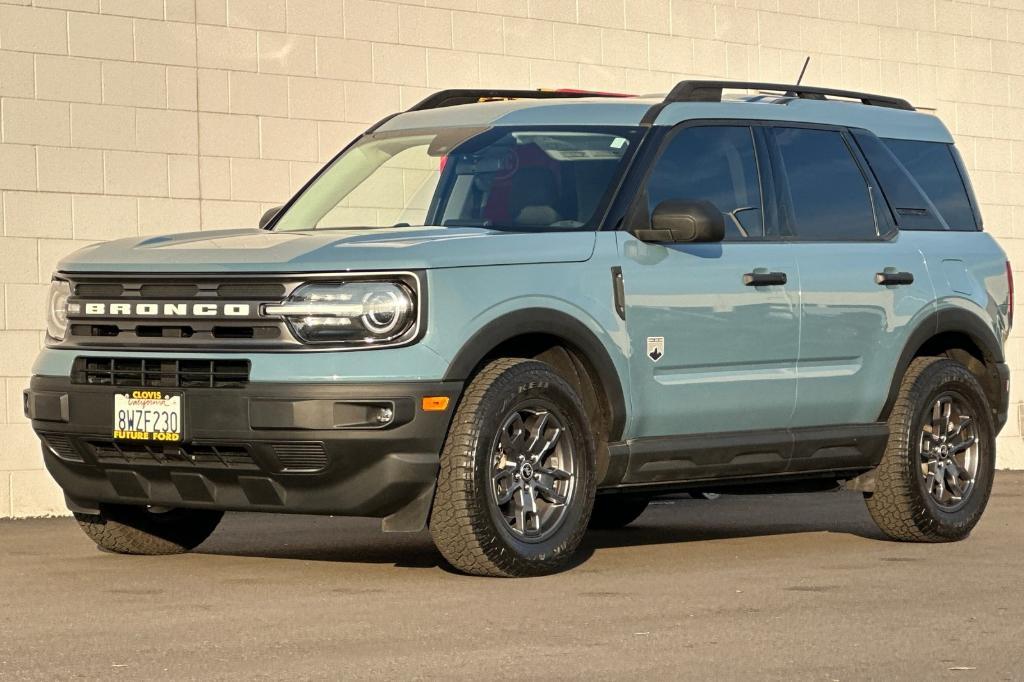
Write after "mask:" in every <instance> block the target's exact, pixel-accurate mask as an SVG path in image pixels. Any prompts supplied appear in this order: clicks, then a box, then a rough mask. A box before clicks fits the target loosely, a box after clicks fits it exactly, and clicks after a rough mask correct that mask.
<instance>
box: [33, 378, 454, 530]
mask: <svg viewBox="0 0 1024 682" xmlns="http://www.w3.org/2000/svg"><path fill="white" fill-rule="evenodd" d="M127 388H129V387H112V386H91V385H80V384H72V383H71V381H70V380H69V379H67V378H63V377H43V376H36V377H33V379H32V381H31V384H30V388H29V389H28V390H27V391H26V392H25V412H26V416H28V417H29V418H30V419H31V420H32V426H33V428H34V429H35V431H36V433H37V434H38V435H39V437H40V438H41V439H42V441H43V459H44V461H45V463H46V467H47V469H48V470H49V471H50V473H51V475H52V476H53V477H54V479H55V480H56V481H57V483H58V484H59V485H60V486H61V488H63V490H64V492H65V495H66V497H67V499H68V505H69V507H71V508H72V509H74V510H76V511H94V510H95V509H96V508H98V505H99V504H101V503H118V504H136V505H154V506H161V507H193V508H206V509H222V510H235V511H262V512H291V513H303V514H337V515H345V516H371V517H384V519H385V520H384V528H385V530H418V529H420V528H422V527H423V524H424V522H425V521H426V517H427V514H428V513H429V509H430V501H431V499H432V496H433V489H434V484H435V481H436V478H437V469H438V457H439V453H440V450H441V447H442V445H443V443H444V438H445V436H446V434H447V432H448V424H449V422H450V420H451V413H452V412H453V411H454V408H455V404H456V401H457V400H458V397H459V394H460V393H461V390H462V384H461V382H435V383H421V382H416V383H413V382H395V383H375V384H286V383H250V384H248V385H246V386H244V387H240V388H184V389H169V390H174V391H179V392H180V393H181V394H182V395H183V415H182V416H183V422H184V440H183V442H182V443H181V444H174V445H164V444H157V443H135V442H129V443H120V442H116V441H114V440H113V439H112V438H111V432H112V426H113V405H114V394H115V393H116V392H124V391H125V390H126V389H127ZM426 396H445V397H448V398H449V399H450V400H449V406H448V409H446V410H444V411H440V412H427V411H423V410H422V409H421V402H422V398H423V397H426ZM381 409H390V410H391V413H392V415H393V418H392V421H391V422H390V423H388V424H386V425H383V426H382V425H379V424H378V423H377V416H379V414H380V410H381Z"/></svg>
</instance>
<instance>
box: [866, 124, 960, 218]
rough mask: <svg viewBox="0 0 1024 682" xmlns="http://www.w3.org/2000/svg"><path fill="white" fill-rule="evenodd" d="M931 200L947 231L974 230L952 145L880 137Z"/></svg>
mask: <svg viewBox="0 0 1024 682" xmlns="http://www.w3.org/2000/svg"><path fill="white" fill-rule="evenodd" d="M884 142H885V144H886V145H887V146H888V147H889V149H891V150H892V153H893V154H895V155H896V158H897V159H899V160H900V163H902V164H903V167H904V168H906V169H907V171H909V172H910V175H911V176H913V178H914V179H915V180H917V183H918V184H919V185H920V186H921V187H922V189H924V192H925V194H927V195H928V198H929V199H931V200H932V203H933V204H935V207H936V208H937V209H938V210H939V213H941V214H942V217H943V218H944V219H945V220H946V224H948V225H949V229H951V230H961V231H971V230H976V229H978V223H977V221H976V220H975V219H974V210H973V209H972V208H971V202H970V199H968V195H967V188H966V187H965V185H964V180H963V178H962V177H961V175H960V170H959V168H958V167H957V162H956V159H955V157H954V156H953V153H954V151H953V148H952V145H948V144H943V143H941V142H916V141H912V140H884Z"/></svg>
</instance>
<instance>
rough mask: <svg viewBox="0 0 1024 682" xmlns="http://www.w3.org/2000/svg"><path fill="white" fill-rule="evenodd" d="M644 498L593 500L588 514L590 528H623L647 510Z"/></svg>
mask: <svg viewBox="0 0 1024 682" xmlns="http://www.w3.org/2000/svg"><path fill="white" fill-rule="evenodd" d="M648 502H649V500H648V499H647V498H646V497H629V496H624V495H602V496H601V497H598V498H597V499H596V500H594V511H593V512H591V514H590V527H591V528H603V529H611V528H624V527H626V526H628V525H629V524H631V523H633V522H634V521H636V520H637V519H638V518H640V515H641V514H643V513H644V510H646V509H647V503H648Z"/></svg>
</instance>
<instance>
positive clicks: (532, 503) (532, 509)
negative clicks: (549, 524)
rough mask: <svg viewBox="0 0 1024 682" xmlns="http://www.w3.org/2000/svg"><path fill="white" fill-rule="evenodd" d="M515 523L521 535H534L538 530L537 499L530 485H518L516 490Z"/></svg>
mask: <svg viewBox="0 0 1024 682" xmlns="http://www.w3.org/2000/svg"><path fill="white" fill-rule="evenodd" d="M515 497H516V504H515V508H516V525H517V526H518V527H519V529H520V531H521V532H522V533H523V535H536V534H537V533H538V532H539V531H540V524H539V523H538V521H539V519H538V518H537V500H536V499H534V497H533V489H532V488H531V487H530V486H525V485H520V486H519V489H518V490H517V491H516V495H515Z"/></svg>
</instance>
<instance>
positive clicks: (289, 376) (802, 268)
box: [25, 81, 1013, 576]
mask: <svg viewBox="0 0 1024 682" xmlns="http://www.w3.org/2000/svg"><path fill="white" fill-rule="evenodd" d="M727 89H728V90H742V91H746V92H747V93H749V92H751V91H758V92H759V93H760V94H756V95H750V94H742V93H739V94H732V95H728V94H726V95H724V96H723V91H724V90H727ZM771 92H774V93H776V94H768V93H771ZM261 222H262V225H261V229H242V230H226V231H217V232H193V233H188V234H180V235H175V236H158V237H145V238H132V239H125V240H120V241H115V242H111V243H107V244H99V245H94V246H90V247H87V248H85V249H83V250H81V251H79V252H77V253H75V254H74V255H72V256H69V257H68V258H66V259H65V260H63V261H62V262H61V263H60V265H59V270H58V272H57V273H56V274H55V275H54V279H53V284H52V290H51V293H50V297H49V318H48V341H47V344H46V348H45V349H44V350H43V351H42V353H41V354H40V356H39V359H38V361H37V362H36V364H35V367H34V370H33V373H34V376H33V378H32V381H31V388H30V389H29V390H28V391H26V393H25V409H26V413H27V415H28V416H29V417H30V418H31V420H32V425H33V427H34V429H35V431H36V432H37V433H38V435H39V437H40V438H41V439H42V443H43V457H44V459H45V462H46V466H47V468H48V469H49V471H50V473H51V474H52V475H53V477H54V478H55V479H56V480H57V482H58V483H59V484H60V486H61V487H62V488H63V490H64V492H65V494H66V497H67V503H68V506H69V507H70V509H71V510H72V511H73V512H74V514H75V516H76V517H77V519H78V522H79V523H80V524H81V527H82V528H83V529H84V531H85V532H86V534H87V535H88V536H89V537H90V538H92V539H93V540H94V541H95V542H96V543H97V544H98V545H100V546H101V547H103V548H105V549H109V550H113V551H115V552H125V553H141V554H162V553H173V552H180V551H185V550H188V549H191V548H194V547H196V546H197V545H198V544H199V543H200V542H202V541H203V540H204V539H205V538H206V537H208V536H209V534H210V533H211V532H212V531H213V529H214V528H215V527H216V525H217V523H218V521H219V520H220V518H221V516H222V514H223V512H224V511H226V510H237V511H258V512H297V513H310V514H335V515H350V516H371V517H380V518H382V519H383V521H382V526H383V529H384V530H386V531H417V530H422V529H423V528H424V527H425V526H429V529H430V533H431V535H432V537H433V539H434V541H435V543H436V545H437V547H438V549H439V550H440V552H441V553H442V554H443V555H444V557H445V558H446V559H447V560H448V561H449V562H450V563H451V564H452V565H453V566H455V567H456V568H458V569H459V570H462V571H464V572H467V573H472V574H478V575H494V576H524V575H536V574H543V573H550V572H552V571H555V570H558V569H560V568H563V567H565V566H566V565H567V562H569V561H570V558H571V556H572V554H573V552H574V550H575V549H576V547H577V545H578V544H579V542H580V540H581V538H582V536H583V534H584V531H585V530H586V529H587V527H588V525H589V526H590V527H603V528H613V527H621V526H625V525H627V524H629V523H630V522H631V521H633V520H634V519H636V518H637V517H638V516H639V515H640V514H641V513H642V512H643V510H644V508H645V506H646V505H647V504H648V501H649V500H650V499H652V498H653V497H656V496H659V495H665V494H668V493H679V492H686V491H702V492H712V493H722V492H750V491H756V492H780V491H811V490H823V489H828V488H835V487H837V486H839V485H845V486H846V487H847V488H850V489H854V490H858V491H862V492H863V494H864V496H865V498H866V500H867V506H868V509H869V510H870V512H871V515H872V517H873V518H874V519H875V521H876V522H877V523H878V525H879V527H880V528H881V529H882V530H883V531H884V532H885V533H886V534H887V535H888V536H890V537H892V538H894V539H897V540H905V541H919V542H920V541H924V542H939V541H948V540H957V539H960V538H963V537H965V536H966V535H967V534H968V533H969V532H970V530H971V529H972V527H973V526H974V525H975V524H976V523H977V522H978V519H979V517H980V516H981V514H982V511H983V510H984V508H985V505H986V502H987V500H988V497H989V492H990V489H991V486H992V479H993V470H994V464H995V437H996V434H997V433H998V431H999V429H1000V428H1001V427H1002V426H1003V424H1004V423H1005V421H1006V418H1007V403H1008V390H1009V386H1008V384H1009V381H1008V377H1009V371H1008V368H1007V365H1006V364H1005V362H1004V345H1005V343H1006V338H1007V335H1008V334H1009V330H1010V324H1011V320H1012V317H1013V286H1012V281H1011V273H1010V267H1009V264H1008V263H1007V260H1006V256H1005V254H1004V253H1003V251H1002V250H1001V249H1000V248H999V246H998V245H997V244H996V242H995V241H994V240H993V239H992V237H991V236H989V235H988V234H986V233H985V232H982V230H981V216H980V214H979V212H978V205H977V202H976V201H975V198H974V196H973V193H972V191H971V186H970V184H969V182H968V179H967V174H966V172H965V170H964V165H963V163H962V162H961V160H960V156H959V155H958V154H957V151H956V149H955V148H954V146H953V140H952V138H951V136H950V134H949V132H948V131H947V130H946V128H945V127H944V126H943V125H942V123H941V122H939V120H938V119H937V118H935V117H934V116H930V115H926V114H923V113H918V112H916V111H914V109H913V107H911V106H910V105H909V104H908V103H907V102H905V101H903V100H900V99H894V98H890V97H883V96H878V95H871V94H865V93H855V92H847V91H841V90H832V89H824V88H814V87H803V86H790V85H777V84H770V83H731V82H723V81H684V82H681V83H679V84H678V85H677V86H676V87H675V88H674V89H673V90H672V91H671V93H669V94H668V96H667V97H664V98H660V97H659V98H635V97H626V96H613V95H610V94H601V93H581V92H577V91H537V92H533V91H486V90H457V91H445V92H441V93H438V94H436V95H433V96H431V97H429V98H427V99H426V100H425V101H423V102H421V103H420V104H418V105H416V106H415V107H413V108H412V109H411V110H409V111H407V112H404V113H401V114H398V115H396V116H392V117H389V118H387V119H385V120H384V121H381V122H380V123H378V124H377V125H375V126H374V127H372V128H371V129H370V130H368V131H367V132H366V133H365V134H364V135H362V136H361V137H359V138H358V139H357V140H355V141H354V142H352V143H351V144H350V145H349V146H348V147H347V148H346V149H345V150H344V151H342V152H341V153H340V154H339V155H338V156H337V157H336V158H334V159H333V160H332V161H331V162H330V163H328V164H327V165H326V167H324V168H323V170H321V171H320V172H319V173H318V174H317V175H316V176H315V177H314V178H313V179H312V180H311V181H310V182H309V183H308V184H307V185H306V186H305V187H303V188H302V190H301V191H299V192H298V194H296V195H295V197H294V198H293V199H291V200H290V201H289V202H288V203H287V204H285V205H284V206H283V207H280V208H279V209H271V210H270V211H268V212H267V214H266V215H265V216H264V218H263V220H262V221H261Z"/></svg>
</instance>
